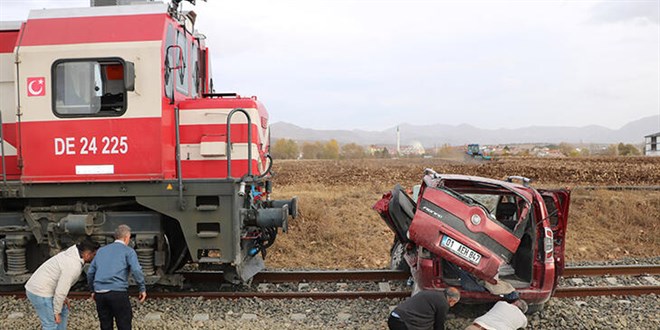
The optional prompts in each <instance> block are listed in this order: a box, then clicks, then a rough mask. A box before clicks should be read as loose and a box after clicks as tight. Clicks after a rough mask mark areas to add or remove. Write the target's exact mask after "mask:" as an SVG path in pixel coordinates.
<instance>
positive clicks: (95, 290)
mask: <svg viewBox="0 0 660 330" xmlns="http://www.w3.org/2000/svg"><path fill="white" fill-rule="evenodd" d="M115 239H116V240H115V242H114V243H112V244H108V245H106V246H104V247H102V248H100V249H99V250H98V252H97V253H96V257H94V261H92V264H91V265H90V267H89V271H88V272H87V283H88V284H89V289H90V290H91V291H92V298H93V299H94V300H96V311H97V312H98V314H99V321H100V322H101V329H102V330H106V329H107V330H112V323H113V320H114V321H115V322H116V323H117V329H119V330H130V329H131V322H132V320H133V311H132V308H131V301H130V300H129V299H128V273H129V272H130V273H131V274H133V279H135V282H137V284H138V286H139V290H140V294H139V296H138V298H139V301H140V302H144V300H145V299H147V290H146V287H145V283H144V274H143V273H142V268H141V267H140V263H139V262H138V258H137V254H136V253H135V250H133V248H131V247H130V246H128V243H129V242H130V241H131V228H130V227H129V226H127V225H119V226H118V227H117V230H115Z"/></svg>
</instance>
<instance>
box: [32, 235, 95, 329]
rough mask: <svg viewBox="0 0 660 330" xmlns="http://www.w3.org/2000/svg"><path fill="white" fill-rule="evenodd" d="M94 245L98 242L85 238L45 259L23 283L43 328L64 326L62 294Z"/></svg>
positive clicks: (65, 310) (65, 312) (65, 302)
mask: <svg viewBox="0 0 660 330" xmlns="http://www.w3.org/2000/svg"><path fill="white" fill-rule="evenodd" d="M98 248H99V244H98V243H95V242H93V241H91V240H89V239H85V240H83V241H82V242H80V243H78V244H76V245H73V246H71V247H69V248H68V249H66V250H64V251H62V252H60V253H58V254H56V255H55V256H53V257H51V258H50V259H48V260H46V262H44V263H43V264H41V266H39V268H38V269H37V271H36V272H34V274H32V276H31V277H30V279H29V280H28V281H27V283H25V295H26V296H27V298H28V300H30V302H31V303H32V306H34V309H35V310H36V311H37V315H38V316H39V320H40V321H41V328H42V329H43V330H63V329H66V325H67V317H68V315H69V310H68V307H67V306H65V305H68V300H67V299H66V296H67V294H69V290H70V289H71V286H73V284H75V283H76V282H77V281H78V278H79V277H80V274H81V273H82V269H83V265H84V264H85V263H86V262H91V261H92V259H94V255H95V254H96V250H98Z"/></svg>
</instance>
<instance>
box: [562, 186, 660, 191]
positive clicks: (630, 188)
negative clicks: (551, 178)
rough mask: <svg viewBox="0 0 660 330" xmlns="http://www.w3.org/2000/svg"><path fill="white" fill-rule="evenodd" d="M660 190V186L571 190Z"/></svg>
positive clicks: (588, 187)
mask: <svg viewBox="0 0 660 330" xmlns="http://www.w3.org/2000/svg"><path fill="white" fill-rule="evenodd" d="M577 189H584V190H660V186H573V187H572V188H571V190H577Z"/></svg>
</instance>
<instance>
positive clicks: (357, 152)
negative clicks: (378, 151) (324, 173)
mask: <svg viewBox="0 0 660 330" xmlns="http://www.w3.org/2000/svg"><path fill="white" fill-rule="evenodd" d="M365 154H366V152H365V151H364V148H363V147H362V146H361V145H358V144H355V143H349V144H345V145H343V146H342V147H341V156H342V157H343V158H345V159H361V158H364V157H365Z"/></svg>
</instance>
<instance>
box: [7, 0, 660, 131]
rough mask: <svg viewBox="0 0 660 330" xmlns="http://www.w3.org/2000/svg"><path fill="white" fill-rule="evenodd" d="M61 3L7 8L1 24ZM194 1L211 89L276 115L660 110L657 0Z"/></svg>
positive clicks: (300, 121) (610, 115)
mask: <svg viewBox="0 0 660 330" xmlns="http://www.w3.org/2000/svg"><path fill="white" fill-rule="evenodd" d="M62 2H64V3H67V4H69V5H71V4H73V3H74V2H73V1H37V2H30V1H25V2H23V1H20V2H18V1H8V2H7V0H2V2H1V4H2V8H0V9H2V10H1V11H0V17H2V19H6V18H5V17H6V16H7V15H12V14H14V15H16V13H17V12H18V11H17V10H18V9H17V8H18V7H21V6H25V5H24V3H28V5H29V6H32V5H33V4H35V3H37V4H38V5H37V6H46V5H48V6H52V5H53V3H58V4H59V3H62ZM197 2H198V3H197V6H196V7H194V8H193V7H192V6H190V5H188V4H187V5H186V8H188V9H190V8H192V9H194V10H195V11H196V12H197V13H198V19H197V25H198V26H197V27H198V29H199V30H200V31H201V32H202V33H204V34H206V35H207V37H208V39H207V42H208V44H209V46H210V48H211V53H212V54H213V69H214V76H215V82H216V86H217V89H218V90H219V91H237V92H239V93H241V94H245V95H252V94H255V95H258V96H259V97H260V99H261V100H262V101H264V102H265V104H266V106H267V107H268V108H269V110H270V112H271V118H272V119H273V120H283V121H287V122H291V123H294V124H297V125H301V126H306V127H314V128H362V129H383V128H385V127H388V126H394V125H396V124H397V123H401V122H408V123H413V124H428V123H435V122H437V123H446V124H460V123H470V124H473V125H475V126H480V127H484V128H497V127H508V128H514V127H521V126H528V125H575V126H582V125H588V124H599V125H604V126H607V127H611V128H617V127H619V126H621V125H623V124H625V123H626V122H628V121H632V120H636V119H639V118H641V117H644V116H650V115H656V114H660V86H659V80H660V73H659V71H660V66H659V63H658V58H660V54H659V49H660V41H659V40H660V29H659V27H658V24H657V21H658V20H657V12H658V10H660V9H659V8H658V2H657V1H641V2H640V1H636V2H633V1H621V2H597V3H596V4H595V5H594V3H593V2H566V1H488V2H487V1H365V0H362V1H357V0H355V1H350V0H335V1H321V0H307V1H303V0H298V1H294V0H281V1H265V0H264V1H249V0H244V1H220V0H209V2H207V3H205V2H202V1H197ZM76 3H77V4H78V3H80V2H76ZM82 3H83V4H87V2H86V1H82ZM7 4H9V5H10V6H9V7H7ZM653 10H655V13H654V12H653ZM25 15H26V14H25ZM644 22H645V23H644ZM347 118H350V119H347Z"/></svg>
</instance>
